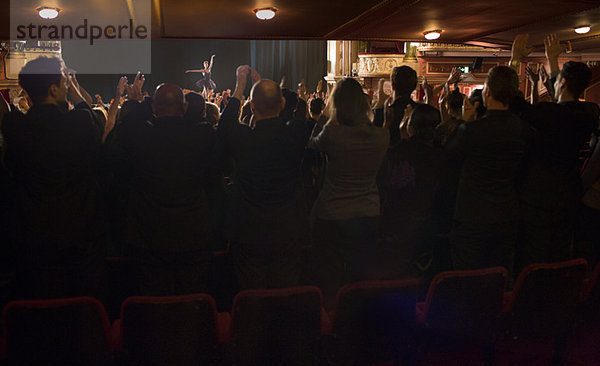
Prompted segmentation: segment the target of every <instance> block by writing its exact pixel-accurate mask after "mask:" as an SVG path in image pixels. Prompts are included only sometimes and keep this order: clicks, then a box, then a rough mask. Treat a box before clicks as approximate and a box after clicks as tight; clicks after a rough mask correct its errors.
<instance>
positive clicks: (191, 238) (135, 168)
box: [109, 84, 219, 295]
mask: <svg viewBox="0 0 600 366" xmlns="http://www.w3.org/2000/svg"><path fill="white" fill-rule="evenodd" d="M187 106H188V103H187V102H186V101H185V98H184V95H183V92H182V90H181V89H180V88H179V87H178V86H176V85H173V84H161V85H159V86H158V88H157V89H156V92H155V94H154V98H153V103H152V110H153V112H154V115H155V116H156V117H155V118H154V119H153V120H151V121H148V120H146V119H145V118H143V117H142V116H143V114H140V115H138V117H137V118H136V116H132V117H131V119H130V121H128V122H127V123H124V124H121V125H120V126H119V127H117V129H116V130H115V133H114V137H113V139H112V141H111V144H110V145H109V151H110V152H111V155H112V156H113V160H114V163H113V165H115V166H116V167H115V169H118V168H121V169H120V171H121V172H125V174H127V175H128V176H127V177H123V179H122V176H121V175H119V174H117V176H116V177H115V181H116V182H117V183H118V182H120V181H121V180H123V181H125V182H129V185H130V186H129V187H128V190H127V191H128V192H129V197H128V200H127V205H126V210H127V212H126V213H125V214H124V219H125V220H126V225H125V229H124V233H123V237H122V238H120V240H121V242H122V244H123V245H124V246H125V253H126V254H127V255H128V256H130V257H131V258H133V259H135V262H136V264H137V265H136V269H137V275H138V279H139V283H138V286H139V292H140V293H141V294H143V295H175V294H185V293H194V292H202V291H206V281H207V273H208V266H207V261H208V259H209V255H210V252H211V250H212V246H213V243H212V240H213V238H214V235H213V234H214V232H215V230H216V228H215V227H214V219H213V215H214V207H212V204H213V201H212V200H211V198H212V197H213V196H214V195H216V194H218V189H219V184H218V182H217V181H218V179H219V175H218V172H219V167H218V166H217V162H218V161H219V159H217V157H216V156H215V155H216V153H217V151H218V146H217V145H218V140H217V135H216V132H215V131H214V130H213V129H212V127H211V126H210V125H209V124H203V123H198V122H195V121H193V122H192V121H188V120H186V119H185V118H184V115H185V113H186V108H187ZM132 113H135V112H132ZM118 165H121V167H119V166H118Z"/></svg>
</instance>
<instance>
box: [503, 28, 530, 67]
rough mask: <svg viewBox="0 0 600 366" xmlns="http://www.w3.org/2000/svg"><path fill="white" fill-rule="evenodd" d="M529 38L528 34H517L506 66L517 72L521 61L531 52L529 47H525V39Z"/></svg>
mask: <svg viewBox="0 0 600 366" xmlns="http://www.w3.org/2000/svg"><path fill="white" fill-rule="evenodd" d="M528 39H529V34H527V33H525V34H517V36H516V37H515V40H514V41H513V44H512V49H511V56H510V61H509V62H508V66H509V67H510V68H512V69H514V70H515V71H516V72H517V73H518V72H519V67H520V66H521V61H523V59H524V58H525V57H527V56H529V54H530V53H531V49H529V48H527V40H528Z"/></svg>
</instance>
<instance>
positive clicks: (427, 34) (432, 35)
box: [423, 29, 442, 41]
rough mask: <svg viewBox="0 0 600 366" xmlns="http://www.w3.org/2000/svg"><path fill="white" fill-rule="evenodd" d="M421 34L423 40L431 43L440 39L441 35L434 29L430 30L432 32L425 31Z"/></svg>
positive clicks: (440, 32)
mask: <svg viewBox="0 0 600 366" xmlns="http://www.w3.org/2000/svg"><path fill="white" fill-rule="evenodd" d="M423 34H424V35H425V39H428V40H430V41H433V40H434V39H438V38H440V36H441V35H442V31H441V30H439V29H436V30H432V31H427V32H425V33H423Z"/></svg>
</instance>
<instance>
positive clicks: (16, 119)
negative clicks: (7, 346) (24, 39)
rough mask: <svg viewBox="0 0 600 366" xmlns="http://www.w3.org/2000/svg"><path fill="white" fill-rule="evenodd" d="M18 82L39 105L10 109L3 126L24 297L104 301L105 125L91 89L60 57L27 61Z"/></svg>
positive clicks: (13, 230) (12, 229) (12, 233)
mask: <svg viewBox="0 0 600 366" xmlns="http://www.w3.org/2000/svg"><path fill="white" fill-rule="evenodd" d="M19 83H20V85H21V87H22V88H23V89H24V90H25V91H26V92H27V95H28V97H29V98H30V99H31V102H32V103H33V105H32V107H31V109H30V110H29V111H28V113H27V114H26V115H24V114H22V113H21V112H19V111H13V112H10V113H8V114H7V115H6V116H5V118H4V120H3V123H2V133H3V135H4V139H5V144H6V146H5V147H6V149H5V156H4V158H5V159H4V160H5V164H6V166H7V168H8V169H9V170H10V172H11V173H12V174H13V176H14V177H15V181H16V182H17V187H16V196H15V199H14V207H13V210H12V212H11V214H10V216H11V218H10V223H9V224H8V225H7V227H9V228H10V229H9V234H10V237H11V239H12V242H13V244H14V245H13V248H14V251H15V252H14V255H15V257H14V258H15V267H16V269H17V275H18V282H19V283H18V287H17V288H18V290H19V291H20V293H19V294H18V296H22V297H38V298H39V297H41V298H48V297H63V296H67V297H68V296H81V295H90V296H97V297H100V298H102V297H103V295H104V281H103V261H104V256H105V254H104V252H105V246H104V242H103V238H104V237H105V234H106V229H107V227H106V217H105V215H104V214H105V211H104V209H103V205H102V204H103V202H102V199H101V193H100V190H99V184H98V179H97V178H98V171H99V158H100V153H101V150H102V135H103V127H102V126H101V125H100V123H99V122H98V120H97V119H96V118H95V114H94V113H93V111H92V109H91V107H90V103H91V98H89V94H87V93H86V92H85V90H83V88H81V87H80V86H79V84H78V83H77V82H76V79H75V77H74V75H73V74H71V73H67V71H66V69H65V68H64V65H63V64H62V61H61V60H59V59H58V58H47V57H40V58H38V59H35V60H33V61H30V62H28V63H27V64H26V65H25V66H24V67H23V69H22V70H21V72H20V73H19ZM84 96H85V97H84ZM68 100H70V102H71V103H72V104H73V105H74V106H75V108H74V109H73V110H69V102H68ZM4 224H6V223H4Z"/></svg>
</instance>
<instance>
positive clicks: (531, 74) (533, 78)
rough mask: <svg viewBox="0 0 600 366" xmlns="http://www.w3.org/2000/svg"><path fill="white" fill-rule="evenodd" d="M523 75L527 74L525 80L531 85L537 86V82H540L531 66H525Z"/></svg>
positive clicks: (536, 72)
mask: <svg viewBox="0 0 600 366" xmlns="http://www.w3.org/2000/svg"><path fill="white" fill-rule="evenodd" d="M542 67H543V66H542ZM525 74H527V78H528V79H529V81H530V82H531V83H532V84H537V82H538V81H539V80H540V76H539V74H538V71H537V70H534V69H533V68H532V67H531V66H527V67H526V68H525Z"/></svg>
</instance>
